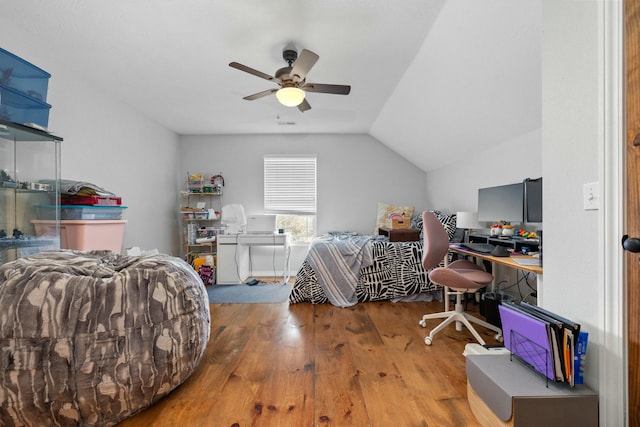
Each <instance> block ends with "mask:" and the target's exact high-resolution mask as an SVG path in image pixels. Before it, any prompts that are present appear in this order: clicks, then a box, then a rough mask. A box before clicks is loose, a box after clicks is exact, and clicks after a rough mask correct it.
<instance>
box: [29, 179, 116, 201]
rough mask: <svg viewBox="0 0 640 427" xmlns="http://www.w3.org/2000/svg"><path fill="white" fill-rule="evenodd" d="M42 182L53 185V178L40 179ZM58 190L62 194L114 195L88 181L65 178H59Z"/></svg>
mask: <svg viewBox="0 0 640 427" xmlns="http://www.w3.org/2000/svg"><path fill="white" fill-rule="evenodd" d="M40 182H41V183H43V184H50V185H55V183H56V182H55V180H48V179H42V180H40ZM60 192H61V193H62V194H72V195H75V196H107V197H115V196H116V195H115V194H113V193H112V192H110V191H107V190H105V189H104V188H102V187H98V186H97V185H95V184H92V183H90V182H82V181H71V180H67V179H61V180H60Z"/></svg>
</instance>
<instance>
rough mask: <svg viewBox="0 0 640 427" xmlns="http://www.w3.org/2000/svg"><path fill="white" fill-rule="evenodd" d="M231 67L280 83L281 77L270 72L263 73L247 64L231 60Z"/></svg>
mask: <svg viewBox="0 0 640 427" xmlns="http://www.w3.org/2000/svg"><path fill="white" fill-rule="evenodd" d="M229 67H231V68H235V69H236V70H240V71H244V72H245V73H249V74H253V75H254V76H258V77H260V78H263V79H265V80H269V81H270V82H276V83H278V84H280V79H277V78H275V77H273V76H270V75H269V74H266V73H263V72H262V71H258V70H255V69H253V68H251V67H247V66H246V65H242V64H239V63H237V62H231V63H229Z"/></svg>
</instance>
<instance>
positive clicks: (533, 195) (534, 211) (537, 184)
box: [524, 178, 542, 222]
mask: <svg viewBox="0 0 640 427" xmlns="http://www.w3.org/2000/svg"><path fill="white" fill-rule="evenodd" d="M524 215H525V216H524V220H525V222H542V178H537V179H530V178H527V179H525V180H524Z"/></svg>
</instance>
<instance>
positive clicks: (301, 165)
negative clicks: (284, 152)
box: [264, 156, 316, 215]
mask: <svg viewBox="0 0 640 427" xmlns="http://www.w3.org/2000/svg"><path fill="white" fill-rule="evenodd" d="M264 211H265V213H270V214H298V215H315V213H316V156H265V157H264Z"/></svg>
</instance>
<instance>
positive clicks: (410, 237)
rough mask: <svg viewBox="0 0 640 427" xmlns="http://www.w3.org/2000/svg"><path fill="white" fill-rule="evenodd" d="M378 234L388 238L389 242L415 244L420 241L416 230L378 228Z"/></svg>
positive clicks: (418, 231)
mask: <svg viewBox="0 0 640 427" xmlns="http://www.w3.org/2000/svg"><path fill="white" fill-rule="evenodd" d="M378 234H379V235H381V236H388V237H389V241H390V242H417V241H419V240H420V230H418V229H417V228H386V227H380V228H378Z"/></svg>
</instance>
